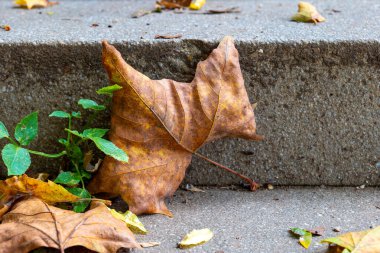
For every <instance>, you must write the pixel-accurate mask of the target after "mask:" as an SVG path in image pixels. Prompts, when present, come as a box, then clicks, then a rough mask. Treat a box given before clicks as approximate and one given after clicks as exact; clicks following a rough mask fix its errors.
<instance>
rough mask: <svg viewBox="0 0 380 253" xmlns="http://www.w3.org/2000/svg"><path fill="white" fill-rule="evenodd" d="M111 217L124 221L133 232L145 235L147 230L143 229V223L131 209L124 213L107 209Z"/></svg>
mask: <svg viewBox="0 0 380 253" xmlns="http://www.w3.org/2000/svg"><path fill="white" fill-rule="evenodd" d="M109 210H110V212H111V214H112V215H113V217H115V218H117V219H119V220H122V221H124V222H125V223H126V224H127V227H128V228H129V229H130V230H131V231H132V232H133V233H135V234H143V235H145V234H146V233H147V232H148V231H147V230H146V229H145V227H144V225H143V224H142V223H141V221H140V220H139V218H138V217H137V215H136V214H134V213H132V212H131V211H129V210H128V211H126V212H125V213H124V214H122V213H119V212H117V211H116V210H115V209H109Z"/></svg>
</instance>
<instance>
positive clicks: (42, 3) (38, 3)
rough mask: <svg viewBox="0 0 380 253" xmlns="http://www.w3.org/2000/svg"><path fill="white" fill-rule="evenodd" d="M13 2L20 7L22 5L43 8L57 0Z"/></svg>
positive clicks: (17, 0)
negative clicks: (50, 0)
mask: <svg viewBox="0 0 380 253" xmlns="http://www.w3.org/2000/svg"><path fill="white" fill-rule="evenodd" d="M14 3H15V4H17V5H19V6H20V7H24V8H27V9H29V10H30V9H32V8H34V7H36V8H44V7H47V6H50V5H55V4H57V2H49V1H48V0H16V1H15V2H14Z"/></svg>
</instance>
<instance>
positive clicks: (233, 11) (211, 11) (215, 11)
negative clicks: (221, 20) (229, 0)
mask: <svg viewBox="0 0 380 253" xmlns="http://www.w3.org/2000/svg"><path fill="white" fill-rule="evenodd" d="M240 12H241V11H240V9H239V8H238V7H231V8H226V9H219V10H207V11H206V12H204V13H203V14H224V13H240Z"/></svg>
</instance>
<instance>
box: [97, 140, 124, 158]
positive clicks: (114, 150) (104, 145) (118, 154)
mask: <svg viewBox="0 0 380 253" xmlns="http://www.w3.org/2000/svg"><path fill="white" fill-rule="evenodd" d="M90 139H91V140H92V141H93V142H94V143H95V145H96V146H97V147H98V149H100V150H101V151H103V153H105V154H106V155H109V156H112V157H113V158H115V159H116V160H119V161H121V162H128V155H127V154H126V153H125V152H124V150H122V149H120V148H118V147H117V146H116V145H115V144H113V143H112V142H110V141H107V140H105V139H102V138H99V137H92V138H90Z"/></svg>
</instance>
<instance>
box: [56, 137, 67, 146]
mask: <svg viewBox="0 0 380 253" xmlns="http://www.w3.org/2000/svg"><path fill="white" fill-rule="evenodd" d="M58 142H59V143H61V144H62V145H64V146H66V144H67V140H66V139H63V138H60V139H58Z"/></svg>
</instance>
